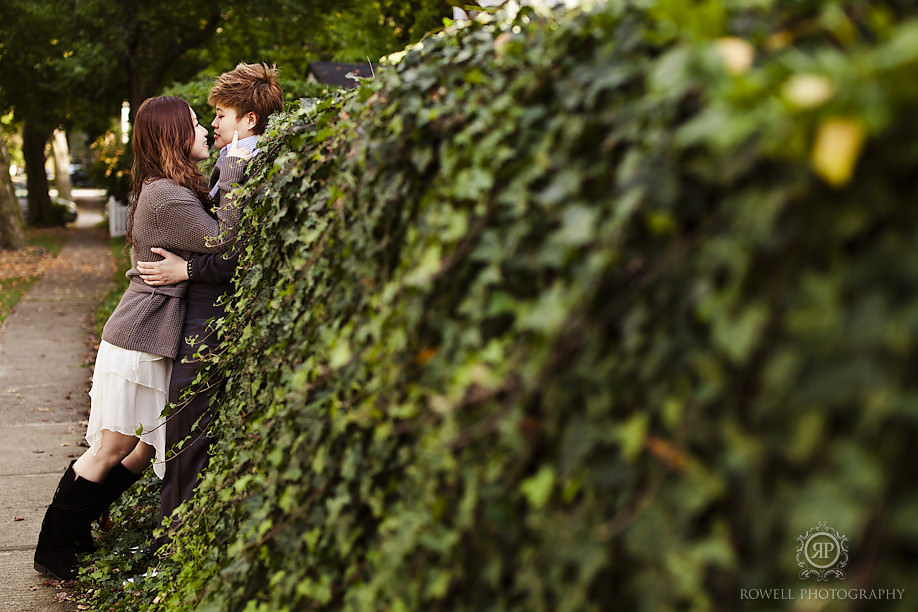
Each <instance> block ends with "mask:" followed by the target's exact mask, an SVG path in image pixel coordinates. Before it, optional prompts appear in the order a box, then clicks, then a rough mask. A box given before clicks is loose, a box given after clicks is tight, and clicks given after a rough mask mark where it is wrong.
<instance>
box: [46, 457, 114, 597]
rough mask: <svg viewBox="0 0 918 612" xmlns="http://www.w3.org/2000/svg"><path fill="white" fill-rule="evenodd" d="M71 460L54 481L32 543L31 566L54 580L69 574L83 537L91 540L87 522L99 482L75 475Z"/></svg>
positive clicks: (65, 577) (89, 521) (74, 566)
mask: <svg viewBox="0 0 918 612" xmlns="http://www.w3.org/2000/svg"><path fill="white" fill-rule="evenodd" d="M74 463H75V462H71V463H70V466H69V467H68V468H67V471H66V472H64V476H63V477H62V478H61V481H60V483H59V484H58V485H57V490H56V491H55V492H54V499H53V500H52V501H51V505H50V506H48V510H47V512H45V518H44V520H42V522H41V532H40V533H39V535H38V545H37V546H36V547H35V569H36V570H37V571H39V572H41V573H43V574H48V575H50V576H53V577H55V578H57V579H58V580H70V579H71V578H73V574H74V571H75V569H76V561H77V559H76V557H77V553H78V552H80V551H81V550H82V546H83V543H85V541H86V540H87V539H88V540H89V542H90V545H91V543H92V537H91V535H90V532H89V530H90V523H91V522H92V520H93V518H94V515H93V510H94V508H95V507H96V497H97V496H98V494H99V488H100V486H101V485H100V484H99V483H97V482H92V481H90V480H86V479H85V478H82V477H80V476H77V475H76V473H75V472H74V471H73V464H74ZM78 542H80V543H81V544H80V545H79V546H78V544H77V543H78Z"/></svg>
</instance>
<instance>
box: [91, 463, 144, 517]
mask: <svg viewBox="0 0 918 612" xmlns="http://www.w3.org/2000/svg"><path fill="white" fill-rule="evenodd" d="M140 476H141V475H140V474H135V473H134V472H132V471H131V470H129V469H127V468H126V467H124V464H123V463H119V464H118V465H116V466H115V467H113V468H112V469H111V470H109V472H108V474H106V475H105V480H103V481H102V482H101V486H100V489H99V494H98V495H97V496H96V505H95V507H94V508H93V513H94V514H93V520H96V519H101V518H102V517H103V516H105V515H106V514H107V513H108V507H109V506H111V505H112V502H114V501H115V500H116V499H118V498H119V497H121V495H122V494H123V493H124V492H125V491H127V490H128V489H130V488H131V485H133V484H134V483H135V482H137V481H138V480H140Z"/></svg>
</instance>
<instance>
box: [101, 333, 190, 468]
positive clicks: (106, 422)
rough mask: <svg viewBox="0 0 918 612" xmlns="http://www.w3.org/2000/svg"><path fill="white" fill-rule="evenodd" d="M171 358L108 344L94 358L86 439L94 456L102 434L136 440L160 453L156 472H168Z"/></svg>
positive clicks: (157, 458) (104, 343)
mask: <svg viewBox="0 0 918 612" xmlns="http://www.w3.org/2000/svg"><path fill="white" fill-rule="evenodd" d="M171 375H172V360H171V359H169V358H168V357H162V356H160V355H151V354H150V353H142V352H140V351H131V350H127V349H123V348H120V347H117V346H114V345H112V344H109V343H108V342H105V341H104V340H103V341H102V343H101V344H100V345H99V352H98V354H97V355H96V367H95V371H94V372H93V375H92V388H91V389H90V390H89V397H90V399H91V407H90V410H89V427H88V429H87V431H86V441H87V442H89V450H90V451H91V452H92V454H93V455H95V454H96V453H97V452H98V451H99V445H100V444H101V442H102V430H103V429H108V430H109V431H114V432H117V433H120V434H125V435H128V436H137V432H138V430H141V431H142V433H141V434H140V436H139V437H140V439H141V440H142V441H144V442H146V443H147V444H149V445H150V446H152V447H153V448H155V449H156V461H155V463H154V464H153V471H154V472H156V475H157V476H159V477H160V478H162V477H163V475H164V474H165V473H166V464H165V459H166V424H165V418H163V416H162V411H163V408H164V407H165V406H166V401H167V399H168V398H169V378H170V376H171Z"/></svg>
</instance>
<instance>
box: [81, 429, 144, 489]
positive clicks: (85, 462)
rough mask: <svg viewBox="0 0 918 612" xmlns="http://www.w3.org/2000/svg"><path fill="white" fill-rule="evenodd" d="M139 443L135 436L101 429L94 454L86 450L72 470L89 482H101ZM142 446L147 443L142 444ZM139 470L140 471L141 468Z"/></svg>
mask: <svg viewBox="0 0 918 612" xmlns="http://www.w3.org/2000/svg"><path fill="white" fill-rule="evenodd" d="M139 444H142V443H141V442H140V438H138V437H137V436H127V435H125V434H122V433H118V432H115V431H110V430H108V429H103V430H102V441H101V442H100V443H99V448H98V449H97V450H96V454H93V453H92V451H88V450H87V451H86V452H85V453H83V454H82V455H81V456H80V458H79V459H77V460H76V463H74V464H73V471H74V472H76V474H77V476H81V477H83V478H85V479H86V480H89V481H91V482H102V481H103V480H105V476H106V475H107V474H108V473H109V471H110V470H111V469H112V468H113V467H115V466H116V465H118V464H119V463H121V460H122V459H124V458H125V457H128V456H129V455H131V454H132V452H133V451H134V449H135V447H137V446H138V445H139ZM143 446H149V445H148V444H143ZM151 456H152V455H151ZM147 463H149V457H148V458H147ZM140 471H142V468H141V470H140Z"/></svg>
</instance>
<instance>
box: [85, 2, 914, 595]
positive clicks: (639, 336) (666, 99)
mask: <svg viewBox="0 0 918 612" xmlns="http://www.w3.org/2000/svg"><path fill="white" fill-rule="evenodd" d="M688 7H694V8H697V9H698V11H701V12H700V13H699V15H701V16H703V17H704V18H701V17H700V16H699V15H692V14H691V9H690V8H688ZM737 39H739V40H737ZM916 41H918V11H916V10H915V9H914V8H912V6H911V4H909V3H905V2H882V1H881V2H870V3H867V2H815V1H811V2H782V3H778V2H770V1H768V0H760V1H752V0H745V1H736V2H731V3H727V2H715V1H713V0H712V1H708V2H697V3H679V2H674V1H672V0H645V1H642V2H639V3H636V2H624V1H616V0H610V1H609V2H608V3H605V4H602V5H601V6H599V7H598V8H595V9H592V10H580V11H573V12H565V13H555V14H553V15H550V16H547V17H546V16H540V15H537V14H536V13H534V12H533V11H530V10H524V11H522V12H520V13H519V14H517V15H515V16H513V17H509V18H495V19H491V20H488V19H484V20H481V21H476V22H469V23H457V24H454V25H453V26H451V27H450V28H448V29H447V30H446V31H444V32H443V33H441V34H438V35H436V36H432V37H428V38H427V39H425V40H424V41H423V42H422V43H420V44H417V45H415V46H413V47H411V48H409V49H407V50H406V52H404V53H401V54H398V55H396V56H393V57H390V60H389V62H388V63H389V65H388V66H387V67H386V68H384V69H383V70H381V71H380V73H379V75H378V77H377V78H376V79H375V80H373V81H370V82H367V83H365V84H363V85H362V86H361V87H360V88H359V89H357V90H355V91H352V92H348V93H338V94H335V95H333V96H328V97H325V98H322V99H320V100H318V101H312V102H304V103H303V104H301V105H300V106H299V107H298V108H296V109H294V110H291V111H290V112H289V113H288V114H287V115H285V116H283V117H278V118H276V119H275V120H274V121H273V122H272V124H271V126H270V128H269V134H268V139H267V140H266V141H265V143H264V147H263V150H262V153H261V154H260V155H259V156H258V157H257V158H256V160H255V161H254V162H253V177H252V179H251V180H250V181H249V183H248V184H247V185H246V187H245V194H246V197H247V198H248V200H247V205H246V211H245V216H244V219H243V225H242V234H243V235H244V236H245V237H246V240H245V243H244V245H243V249H244V255H243V261H242V263H241V266H240V269H239V271H238V276H237V284H236V287H237V289H236V291H235V294H234V295H233V296H231V299H230V300H229V313H228V315H227V316H226V317H225V319H223V320H222V321H220V322H219V325H220V328H221V334H222V339H223V340H222V344H221V346H220V347H219V348H218V350H217V351H216V352H215V354H214V357H213V360H212V363H211V365H210V368H211V371H214V372H216V371H219V372H222V373H223V374H225V375H226V377H227V381H226V386H225V389H224V390H223V391H222V393H220V394H218V395H217V396H216V397H215V400H214V403H215V405H216V406H217V412H218V415H219V418H218V422H217V425H216V426H215V428H214V431H213V435H214V436H215V438H214V456H213V458H212V461H211V465H210V468H209V469H208V471H207V472H206V475H205V477H204V480H203V483H202V485H201V487H200V489H199V491H198V494H197V496H196V498H195V499H194V500H193V501H192V503H191V504H190V505H189V506H187V507H185V508H184V509H183V512H182V513H181V514H180V515H179V517H178V518H179V521H178V522H173V523H172V524H171V525H170V528H169V529H170V533H171V535H172V542H171V544H169V545H168V546H167V547H165V548H164V549H163V550H162V552H161V555H160V560H159V562H158V567H157V569H158V572H159V573H158V575H157V576H156V577H155V578H151V579H149V580H146V581H144V583H143V584H142V585H141V586H140V587H138V588H137V590H136V591H132V595H131V596H130V597H123V598H121V599H118V598H117V597H115V598H114V599H115V600H117V601H114V605H115V606H116V607H117V608H118V609H163V610H178V609H198V610H250V611H256V610H258V611H260V610H272V611H273V610H305V609H322V610H383V609H385V610H533V611H538V610H545V611H556V610H571V611H573V610H577V611H580V610H609V609H623V610H647V611H654V612H655V611H659V610H677V609H679V610H711V609H736V607H737V605H739V604H737V602H738V598H739V589H741V588H757V587H761V588H796V587H799V586H800V585H804V586H809V585H808V584H805V583H801V582H800V579H799V578H798V576H797V572H798V570H799V568H797V567H796V564H795V537H796V536H797V535H799V534H801V533H803V532H805V531H806V530H807V529H809V528H811V527H813V526H815V524H816V523H817V522H818V521H826V522H828V523H829V524H830V525H832V526H834V527H835V528H837V529H838V530H839V531H840V532H841V533H844V534H846V535H847V536H848V538H849V540H850V542H851V551H850V552H851V560H850V564H849V567H848V569H849V573H850V575H851V576H857V586H858V587H861V588H892V587H899V588H905V587H906V586H907V585H908V584H909V583H910V578H911V576H913V575H914V572H915V570H916V566H915V558H916V557H915V554H914V553H915V547H916V545H918V532H916V529H915V527H914V520H913V516H914V509H915V508H916V507H918V494H916V492H915V488H914V486H913V484H912V478H911V469H912V468H911V466H912V465H913V464H914V463H915V461H916V460H918V457H916V454H915V453H916V448H918V446H916V444H915V439H916V434H918V419H916V416H918V403H913V402H916V398H918V389H916V383H915V380H916V379H914V378H912V368H913V364H914V363H915V362H916V358H918V351H916V340H918V252H916V249H914V245H915V244H916V243H918V208H916V207H915V206H914V205H913V204H912V200H913V198H914V194H915V193H916V181H918V174H916V173H915V167H916V162H918V147H916V144H915V143H918V122H916V121H915V114H914V108H915V105H916V104H918V87H916V86H915V85H914V84H913V83H914V82H915V81H914V79H913V78H910V75H911V76H913V75H914V74H916V70H918V45H916ZM730 49H733V50H734V51H735V50H736V49H739V50H740V51H741V52H742V53H746V52H748V51H750V50H751V51H753V55H752V60H753V61H752V62H751V63H747V64H746V65H739V66H738V65H737V64H734V63H731V62H732V59H731V58H732V56H731V55H730V54H731V51H730ZM742 53H741V55H742ZM724 58H727V59H728V60H729V61H727V60H725V59H724ZM812 77H815V79H813V78H812ZM801 78H804V80H803V81H801V80H800V79H801ZM801 82H803V83H804V84H807V83H809V84H811V85H812V84H814V83H815V84H817V87H815V89H813V88H811V89H807V88H802V89H798V86H799V83H801ZM826 85H828V87H826ZM801 91H802V93H801ZM813 91H815V92H816V93H817V94H819V95H813ZM826 92H828V93H826ZM833 126H834V127H833ZM838 126H842V129H841V130H840V131H839V130H837V129H836V128H837V127H838ZM826 130H828V131H829V132H831V134H830V135H831V137H832V138H834V140H833V141H832V142H834V143H836V146H835V147H834V148H832V147H830V149H829V153H828V154H826V153H824V152H821V151H822V150H821V148H820V147H821V145H820V138H821V137H822V136H821V135H823V134H825V133H826ZM832 130H836V131H832ZM821 156H827V157H821ZM826 159H827V160H828V164H829V165H828V167H829V168H835V169H836V170H837V169H838V168H841V169H842V170H844V171H846V172H847V173H848V176H847V178H846V177H845V176H844V173H841V174H839V173H838V172H836V171H835V170H826V168H827V166H824V165H821V164H823V163H824V162H825V161H826ZM832 164H834V166H833V165H832ZM913 268H914V269H915V271H916V275H915V276H912V274H911V272H910V270H912V269H913ZM97 595H98V594H97ZM108 595H111V594H110V593H109V594H108ZM98 596H99V597H102V595H98ZM112 603H113V600H112V599H109V600H107V604H108V605H112ZM848 603H850V602H841V605H842V606H844V605H847V604H848ZM890 603H891V604H892V607H890V608H889V609H901V610H906V609H910V604H909V602H908V601H903V602H890ZM746 604H748V607H746V608H744V609H771V606H773V602H748V601H747V602H743V605H746ZM758 604H760V605H759V607H758V608H756V605H758ZM832 605H835V606H837V605H839V603H838V602H836V604H832ZM852 605H854V604H852ZM895 605H899V607H898V608H895ZM832 609H840V608H838V607H835V608H832Z"/></svg>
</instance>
